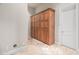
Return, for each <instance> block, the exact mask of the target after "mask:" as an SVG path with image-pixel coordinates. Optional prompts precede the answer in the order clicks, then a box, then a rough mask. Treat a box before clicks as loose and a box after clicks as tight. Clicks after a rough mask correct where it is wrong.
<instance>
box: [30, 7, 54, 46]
mask: <svg viewBox="0 0 79 59" xmlns="http://www.w3.org/2000/svg"><path fill="white" fill-rule="evenodd" d="M31 37H32V38H35V39H37V40H39V41H41V42H44V43H46V44H48V45H51V44H53V43H55V10H53V9H51V8H48V9H46V10H44V11H42V12H39V13H37V14H35V15H33V16H31Z"/></svg>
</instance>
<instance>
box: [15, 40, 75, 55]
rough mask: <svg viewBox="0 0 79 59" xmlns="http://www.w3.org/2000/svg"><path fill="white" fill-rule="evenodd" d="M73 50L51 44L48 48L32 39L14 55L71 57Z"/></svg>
mask: <svg viewBox="0 0 79 59" xmlns="http://www.w3.org/2000/svg"><path fill="white" fill-rule="evenodd" d="M73 53H75V50H73V49H70V48H67V47H64V46H62V45H58V44H53V45H51V46H48V45H46V44H44V43H42V42H40V41H38V40H35V39H32V40H29V41H28V44H27V47H26V48H25V49H23V50H22V51H19V52H17V53H16V55H71V54H73Z"/></svg>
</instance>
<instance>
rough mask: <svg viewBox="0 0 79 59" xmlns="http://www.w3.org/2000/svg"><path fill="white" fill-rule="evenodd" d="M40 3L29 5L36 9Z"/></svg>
mask: <svg viewBox="0 0 79 59" xmlns="http://www.w3.org/2000/svg"><path fill="white" fill-rule="evenodd" d="M38 5H40V3H28V6H29V7H32V8H36V7H37V6H38Z"/></svg>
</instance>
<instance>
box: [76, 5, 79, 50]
mask: <svg viewBox="0 0 79 59" xmlns="http://www.w3.org/2000/svg"><path fill="white" fill-rule="evenodd" d="M78 43H79V42H78V4H76V49H78V48H79V47H78Z"/></svg>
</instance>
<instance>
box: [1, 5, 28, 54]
mask: <svg viewBox="0 0 79 59" xmlns="http://www.w3.org/2000/svg"><path fill="white" fill-rule="evenodd" d="M28 22H29V13H28V9H27V4H0V54H3V53H7V52H8V51H10V50H13V49H15V48H13V45H14V44H17V45H18V47H21V46H23V45H25V44H26V41H27V39H28Z"/></svg>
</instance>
